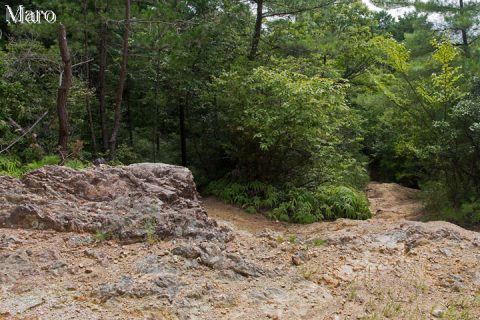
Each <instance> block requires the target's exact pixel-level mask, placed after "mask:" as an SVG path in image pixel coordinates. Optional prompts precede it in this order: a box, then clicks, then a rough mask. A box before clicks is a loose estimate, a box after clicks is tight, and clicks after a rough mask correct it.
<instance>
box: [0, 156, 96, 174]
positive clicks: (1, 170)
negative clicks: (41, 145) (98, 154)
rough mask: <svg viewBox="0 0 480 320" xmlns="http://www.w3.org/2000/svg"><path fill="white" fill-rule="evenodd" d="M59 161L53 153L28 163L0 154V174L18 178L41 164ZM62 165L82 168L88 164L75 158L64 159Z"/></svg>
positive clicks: (54, 163) (38, 167)
mask: <svg viewBox="0 0 480 320" xmlns="http://www.w3.org/2000/svg"><path fill="white" fill-rule="evenodd" d="M59 162H60V158H59V157H58V156H55V155H51V156H45V157H43V158H42V159H41V160H34V161H32V162H29V163H22V162H20V160H18V159H17V158H14V157H9V156H0V175H4V176H13V177H17V178H20V177H22V176H23V175H25V174H27V173H29V172H32V171H34V170H37V169H40V168H42V167H43V166H47V165H57V164H58V163H59ZM64 166H65V167H69V168H72V169H84V168H86V167H88V165H86V164H84V163H83V162H81V161H80V160H76V159H74V160H68V161H66V162H65V164H64Z"/></svg>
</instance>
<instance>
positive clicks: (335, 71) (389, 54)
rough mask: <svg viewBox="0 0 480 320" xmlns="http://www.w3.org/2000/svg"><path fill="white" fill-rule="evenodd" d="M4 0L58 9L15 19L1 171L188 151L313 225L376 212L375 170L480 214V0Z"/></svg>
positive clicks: (259, 199) (207, 170) (5, 80)
mask: <svg viewBox="0 0 480 320" xmlns="http://www.w3.org/2000/svg"><path fill="white" fill-rule="evenodd" d="M6 4H8V5H10V6H11V7H15V8H16V6H18V5H23V6H25V7H26V8H28V9H31V10H35V9H39V10H46V9H48V10H53V11H54V12H55V13H56V14H57V22H56V23H54V24H49V23H41V24H10V25H7V23H6V21H5V20H3V19H2V20H0V28H1V30H2V38H1V39H0V173H2V174H10V175H16V176H21V175H23V174H24V173H25V172H28V171H30V170H33V169H35V168H38V167H40V166H42V165H45V164H58V163H60V164H65V165H68V166H72V167H76V168H79V167H80V168H81V167H84V166H87V165H89V163H91V161H94V160H97V161H98V159H99V158H103V159H106V160H107V161H108V162H109V163H111V164H130V163H136V162H165V163H172V164H179V165H183V166H187V167H189V168H190V169H191V170H192V171H193V173H194V175H195V177H196V181H197V184H198V185H199V187H200V188H201V189H203V190H204V191H205V192H208V193H211V194H214V195H216V196H217V197H220V198H221V199H223V200H225V201H227V202H230V203H234V204H237V205H240V206H242V207H244V208H245V209H246V210H247V211H250V212H263V213H265V214H267V215H268V216H270V217H272V218H275V219H279V220H283V221H292V222H297V223H310V222H314V221H320V220H324V219H334V218H338V217H347V218H359V219H366V218H368V217H369V216H370V212H369V210H368V203H367V201H366V198H365V196H364V195H363V194H362V192H361V189H362V187H363V186H364V185H365V183H366V182H367V181H368V180H369V175H370V177H371V178H372V179H375V180H379V181H394V182H399V183H402V184H404V185H406V186H413V187H418V188H420V189H422V193H421V194H422V197H423V198H424V200H425V202H426V204H427V205H428V207H429V209H430V210H432V212H435V213H436V217H437V218H438V217H440V218H442V219H445V220H450V221H453V222H456V223H459V224H462V225H472V224H478V223H480V200H479V196H480V104H479V103H480V81H479V80H478V76H477V75H478V71H479V68H480V65H479V59H478V57H479V54H478V53H479V43H480V42H477V41H476V40H477V37H478V32H477V31H476V30H477V27H478V16H479V7H478V5H477V3H476V2H475V1H470V2H468V3H465V4H464V2H463V1H462V0H460V1H459V2H458V3H452V4H442V3H441V2H439V1H430V2H425V3H417V4H416V11H415V12H412V13H409V14H407V15H405V16H402V17H399V18H398V19H395V18H393V17H392V16H390V15H389V14H388V13H386V12H385V11H382V12H372V11H369V9H367V7H366V6H365V5H364V4H363V3H362V2H361V1H350V0H346V1H342V0H340V1H334V0H315V1H314V0H296V1H293V0H251V1H247V0H244V1H242V0H163V1H160V0H158V1H156V0H138V1H136V0H125V1H120V0H116V1H114V0H77V1H55V0H45V1H34V0H32V1H28V0H27V1H13V0H12V1H9V2H8V3H4V2H1V1H0V7H2V10H3V8H5V5H6ZM377 4H378V5H382V6H384V7H385V8H388V7H391V6H394V5H395V6H398V5H399V2H398V1H397V2H395V4H391V3H389V1H384V2H382V3H380V2H378V3H377ZM406 4H408V3H406ZM431 13H436V15H435V17H436V20H433V21H432V19H431Z"/></svg>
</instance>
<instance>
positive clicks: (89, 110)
mask: <svg viewBox="0 0 480 320" xmlns="http://www.w3.org/2000/svg"><path fill="white" fill-rule="evenodd" d="M87 13H88V0H84V2H83V15H84V22H83V26H84V28H85V29H84V31H83V40H84V55H85V61H88V59H89V54H88V32H87ZM85 78H86V79H87V84H88V87H89V88H90V86H91V79H90V63H88V62H87V63H86V64H85ZM85 106H86V108H87V115H88V126H89V128H90V139H91V140H92V154H93V158H96V157H97V137H96V135H95V128H94V126H93V117H92V108H91V107H90V97H89V96H88V95H87V96H85Z"/></svg>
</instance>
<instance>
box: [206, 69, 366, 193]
mask: <svg viewBox="0 0 480 320" xmlns="http://www.w3.org/2000/svg"><path fill="white" fill-rule="evenodd" d="M280 64H281V63H280V62H279V61H277V62H276V65H277V66H276V67H274V68H267V67H258V68H256V69H253V70H251V72H243V73H240V72H230V73H224V74H223V75H222V76H221V77H219V78H218V79H216V81H215V83H214V86H213V88H214V90H213V92H212V94H213V96H214V97H215V99H216V102H217V104H218V113H219V114H220V118H221V119H225V122H224V123H223V125H224V128H225V129H226V131H227V132H226V136H228V137H229V140H230V145H232V146H235V147H233V148H232V149H228V150H227V151H228V154H229V157H231V159H233V160H234V161H235V162H236V163H238V166H239V170H240V171H241V173H242V175H241V176H242V177H248V179H249V180H252V179H258V180H261V181H270V182H271V181H274V182H276V183H286V182H290V183H293V184H296V183H305V182H307V183H313V184H318V183H322V182H327V181H343V180H344V176H347V174H346V172H347V171H350V175H355V174H353V172H358V173H359V176H362V175H363V174H364V173H363V169H362V164H361V163H360V162H358V161H356V160H355V159H354V156H353V154H354V153H355V152H357V150H358V148H359V140H358V134H359V123H360V121H359V118H358V116H357V115H356V113H355V112H354V111H353V110H352V109H350V108H349V107H348V105H347V103H346V98H345V92H346V88H347V85H346V84H344V83H337V82H336V81H335V80H333V79H327V78H322V77H319V76H310V77H309V76H306V75H304V74H301V73H298V72H294V71H290V70H289V69H288V68H281V67H278V65H280ZM290 69H295V68H290ZM310 181H311V182H310Z"/></svg>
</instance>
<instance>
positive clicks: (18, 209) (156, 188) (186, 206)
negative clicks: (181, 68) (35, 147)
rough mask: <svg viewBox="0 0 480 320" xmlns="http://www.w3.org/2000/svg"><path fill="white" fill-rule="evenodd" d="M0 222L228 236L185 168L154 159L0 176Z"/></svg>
mask: <svg viewBox="0 0 480 320" xmlns="http://www.w3.org/2000/svg"><path fill="white" fill-rule="evenodd" d="M0 227H2V228H28V229H53V230H57V231H72V232H91V233H96V232H104V233H107V234H108V235H110V236H111V237H114V238H117V239H119V240H122V241H127V242H133V241H140V240H142V239H145V238H147V237H157V238H159V239H166V238H176V237H183V238H196V239H206V240H213V239H216V240H220V241H222V242H223V241H229V240H230V238H231V232H230V230H227V229H226V228H223V227H219V226H218V225H217V223H216V222H215V221H214V220H212V219H209V218H208V217H207V214H206V212H205V210H204V209H203V207H202V205H201V203H200V201H199V199H198V194H197V191H196V188H195V183H194V181H193V176H192V174H191V172H190V171H189V170H188V169H187V168H184V167H178V166H172V165H166V164H152V163H141V164H133V165H130V166H118V167H110V166H100V167H93V168H89V169H85V170H74V169H70V168H66V167H60V166H46V167H43V168H41V169H39V170H36V171H33V172H31V173H29V174H27V175H25V176H24V177H23V178H22V179H21V180H19V179H15V178H11V177H4V176H0Z"/></svg>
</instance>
